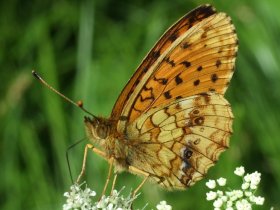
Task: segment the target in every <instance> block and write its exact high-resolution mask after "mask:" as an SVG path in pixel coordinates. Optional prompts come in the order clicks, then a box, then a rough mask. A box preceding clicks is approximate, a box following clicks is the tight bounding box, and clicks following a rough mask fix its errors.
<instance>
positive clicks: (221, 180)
mask: <svg viewBox="0 0 280 210" xmlns="http://www.w3.org/2000/svg"><path fill="white" fill-rule="evenodd" d="M217 182H218V184H219V185H220V186H225V185H226V183H227V180H226V179H225V178H223V177H221V178H219V179H217Z"/></svg>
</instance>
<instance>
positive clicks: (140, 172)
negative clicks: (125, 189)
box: [128, 166, 149, 197]
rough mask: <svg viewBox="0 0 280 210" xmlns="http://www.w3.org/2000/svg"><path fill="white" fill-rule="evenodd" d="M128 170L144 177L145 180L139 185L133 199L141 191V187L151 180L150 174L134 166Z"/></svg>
mask: <svg viewBox="0 0 280 210" xmlns="http://www.w3.org/2000/svg"><path fill="white" fill-rule="evenodd" d="M128 170H129V171H130V172H131V173H133V174H139V175H143V176H144V177H145V178H144V180H143V181H142V182H141V183H140V184H139V185H138V187H137V188H136V189H135V190H134V191H133V194H132V197H134V196H135V195H136V193H137V192H138V191H139V190H140V189H141V187H142V186H143V185H144V184H145V182H146V181H147V179H148V178H149V173H147V172H145V171H142V170H140V169H138V168H136V167H134V166H129V168H128Z"/></svg>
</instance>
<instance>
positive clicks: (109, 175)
mask: <svg viewBox="0 0 280 210" xmlns="http://www.w3.org/2000/svg"><path fill="white" fill-rule="evenodd" d="M114 160H115V159H114V158H113V157H111V158H110V159H109V161H108V162H109V171H108V175H107V179H106V182H105V185H104V188H103V191H102V194H101V198H102V196H103V195H104V194H105V192H106V189H107V187H108V184H109V181H110V178H111V176H112V170H113V163H114Z"/></svg>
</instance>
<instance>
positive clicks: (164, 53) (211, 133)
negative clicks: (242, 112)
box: [108, 5, 237, 189]
mask: <svg viewBox="0 0 280 210" xmlns="http://www.w3.org/2000/svg"><path fill="white" fill-rule="evenodd" d="M236 52H237V36H236V33H235V29H234V26H233V25H232V23H231V19H230V17H228V16H227V15H226V14H224V13H217V12H216V11H215V9H214V8H213V7H211V6H210V5H203V6H200V7H198V8H196V9H195V10H193V11H191V12H190V13H188V14H187V15H185V16H184V17H183V18H181V19H180V20H179V21H178V22H177V23H175V24H174V25H173V26H172V27H171V28H170V29H169V30H168V31H167V32H166V33H165V34H164V35H163V36H162V37H161V39H160V40H159V41H158V42H157V44H156V45H155V46H154V47H153V48H152V50H151V51H150V52H149V53H148V55H147V57H146V58H145V59H144V60H143V62H142V63H141V65H140V66H139V68H138V69H137V70H136V72H135V74H134V75H133V77H132V78H131V79H130V81H129V82H128V84H127V85H126V86H125V88H124V90H123V91H122V93H121V94H120V96H119V98H118V100H117V102H116V104H115V106H114V108H113V111H112V114H111V118H110V122H111V123H112V128H111V132H112V136H113V138H115V139H114V143H113V144H114V145H118V144H120V145H121V144H122V145H123V147H125V149H124V148H121V146H119V147H120V148H115V150H116V151H118V154H121V155H120V157H119V160H124V161H123V163H122V164H123V165H124V166H125V165H126V164H127V165H130V166H133V167H135V168H137V169H139V170H141V171H143V172H145V173H146V174H149V177H150V179H152V180H153V181H155V182H157V183H159V184H160V185H162V186H164V187H166V188H168V189H173V188H176V189H184V188H186V187H189V186H191V185H193V184H194V183H195V182H196V181H198V180H200V179H201V178H203V176H204V175H205V174H206V172H207V171H208V169H209V168H210V167H211V166H213V165H214V164H215V162H216V161H217V160H218V158H219V155H220V154H221V153H222V152H223V151H224V150H225V149H226V148H227V147H228V146H229V137H230V135H231V133H232V120H233V115H232V112H231V108H230V105H229V103H228V102H227V101H226V100H225V99H224V93H225V91H226V89H227V87H228V84H229V82H230V79H231V77H232V74H233V70H234V64H235V58H236ZM108 144H109V143H108ZM115 147H116V146H115ZM126 167H127V166H126Z"/></svg>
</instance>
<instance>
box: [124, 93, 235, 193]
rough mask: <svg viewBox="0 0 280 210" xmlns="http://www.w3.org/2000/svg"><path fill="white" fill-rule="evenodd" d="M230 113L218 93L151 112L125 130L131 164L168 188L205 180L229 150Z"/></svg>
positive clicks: (189, 98)
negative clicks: (131, 143)
mask: <svg viewBox="0 0 280 210" xmlns="http://www.w3.org/2000/svg"><path fill="white" fill-rule="evenodd" d="M232 120H233V115H232V112H231V108H230V105H229V103H228V102H227V101H226V100H225V99H224V97H223V95H221V94H204V95H195V96H191V97H188V98H184V99H180V100H176V101H173V102H171V103H169V104H167V105H161V106H158V107H156V108H152V109H150V110H149V111H148V112H147V113H145V114H143V115H141V116H140V117H139V118H138V119H137V120H136V121H135V122H134V123H132V124H131V125H129V126H128V128H127V131H128V132H127V133H128V138H129V139H131V141H133V142H134V143H133V148H132V149H131V150H130V154H129V157H130V160H129V162H130V164H131V165H132V166H135V167H137V168H138V169H140V170H142V171H145V172H147V173H149V174H150V178H151V179H152V180H153V181H155V182H158V183H159V184H160V185H162V186H163V187H166V188H170V189H171V188H177V189H185V188H186V187H189V186H191V185H193V184H194V183H195V182H196V181H198V180H200V179H202V178H203V176H204V175H205V174H206V172H207V170H208V169H209V168H210V167H211V166H213V165H214V164H215V162H216V161H217V160H218V157H219V155H220V154H221V152H223V151H224V150H225V149H226V148H227V147H228V146H229V137H230V135H231V133H232Z"/></svg>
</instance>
